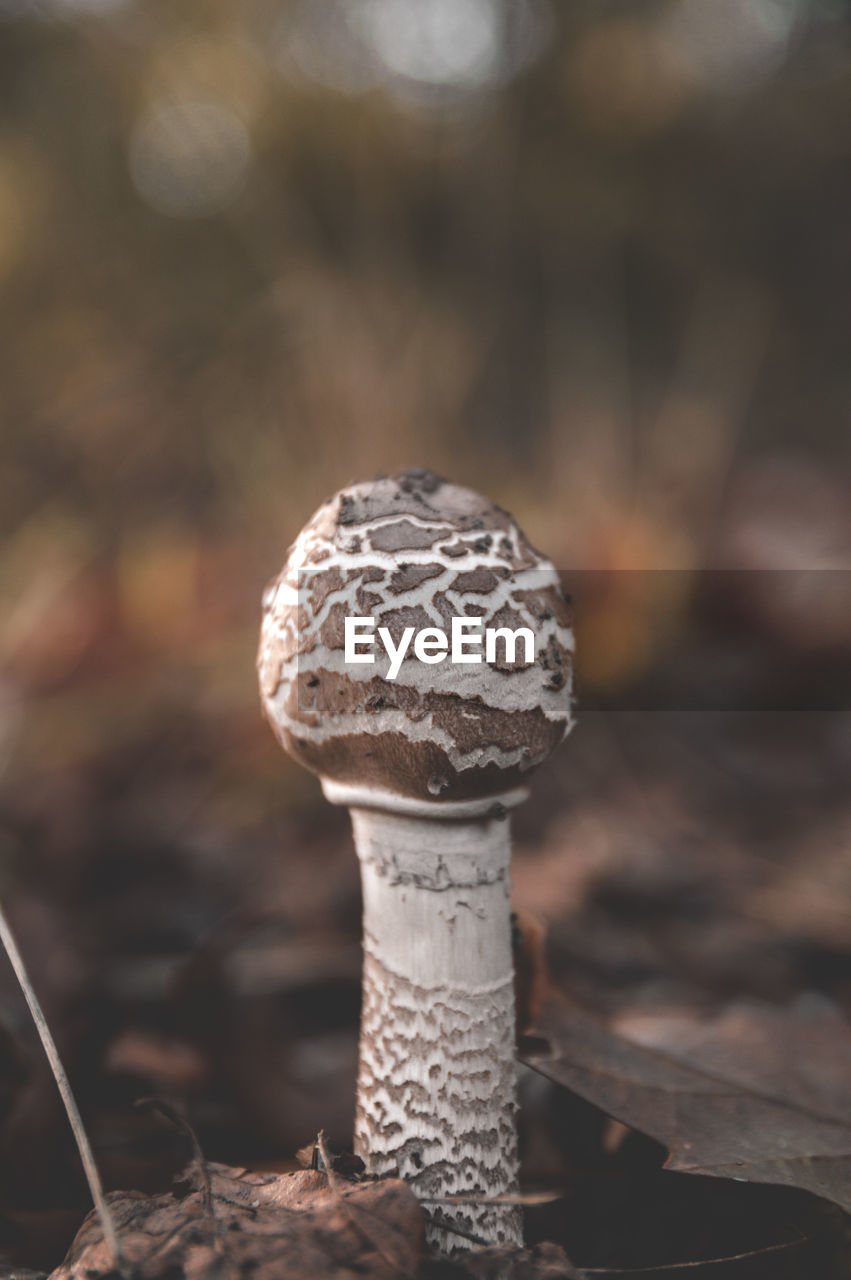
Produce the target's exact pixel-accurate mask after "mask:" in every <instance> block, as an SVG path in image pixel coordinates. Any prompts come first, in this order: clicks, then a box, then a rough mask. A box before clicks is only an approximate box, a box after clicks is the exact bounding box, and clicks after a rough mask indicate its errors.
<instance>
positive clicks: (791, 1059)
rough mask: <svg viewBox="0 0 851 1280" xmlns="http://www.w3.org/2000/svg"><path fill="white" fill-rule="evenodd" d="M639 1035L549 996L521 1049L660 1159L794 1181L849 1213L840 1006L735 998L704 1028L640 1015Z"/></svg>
mask: <svg viewBox="0 0 851 1280" xmlns="http://www.w3.org/2000/svg"><path fill="white" fill-rule="evenodd" d="M827 1023H829V1024H830V1025H829V1026H828V1025H826V1024H827ZM624 1025H627V1024H626V1022H625V1023H624ZM631 1026H632V1030H633V1033H634V1034H637V1032H638V1029H639V1020H638V1018H637V1016H635V1015H633V1016H632V1018H631ZM642 1039H643V1041H644V1043H642V1044H639V1043H636V1041H635V1039H627V1038H626V1037H625V1036H624V1035H620V1034H618V1033H617V1032H616V1031H613V1030H610V1029H609V1028H607V1027H605V1026H604V1025H603V1024H602V1023H600V1022H597V1021H595V1020H594V1019H593V1018H591V1017H589V1016H588V1015H587V1014H585V1013H583V1012H581V1011H580V1010H578V1009H576V1008H573V1007H570V1006H568V1005H567V1004H566V1003H557V1002H554V1001H553V1002H551V1003H550V1004H549V1005H548V1006H547V1007H546V1008H545V1009H544V1010H543V1011H542V1014H541V1016H540V1018H539V1020H538V1027H537V1035H536V1037H535V1038H532V1037H527V1038H526V1040H525V1042H521V1058H522V1060H523V1061H524V1062H526V1063H527V1064H528V1065H529V1066H530V1067H533V1068H534V1069H535V1070H536V1071H539V1072H540V1073H541V1074H542V1075H544V1076H546V1077H547V1078H548V1079H550V1080H553V1081H554V1082H555V1083H557V1084H561V1085H564V1086H566V1087H567V1088H568V1089H571V1090H572V1091H573V1092H574V1093H577V1094H579V1095H580V1096H581V1097H583V1098H585V1099H586V1100H587V1101H588V1102H591V1103H593V1104H594V1105H595V1106H597V1107H599V1108H600V1109H601V1110H602V1111H605V1112H606V1113H607V1114H609V1115H611V1116H614V1117H615V1118H616V1119H617V1120H620V1121H622V1122H623V1123H624V1124H626V1125H629V1126H630V1128H632V1129H637V1130H639V1131H640V1132H642V1133H645V1134H648V1135H649V1136H650V1137H652V1138H655V1139H656V1140H657V1141H659V1142H661V1143H663V1144H664V1145H665V1146H666V1147H667V1148H668V1151H669V1152H670V1155H669V1158H668V1161H667V1162H666V1168H668V1169H673V1170H676V1171H679V1172H682V1173H699V1174H708V1175H712V1176H714V1177H723V1178H737V1179H740V1180H742V1181H747V1182H766V1183H779V1184H782V1185H786V1186H793V1187H800V1188H802V1189H803V1190H806V1191H812V1192H814V1193H815V1194H816V1195H818V1196H822V1197H823V1198H824V1199H826V1200H831V1201H833V1202H834V1203H835V1204H838V1205H839V1206H841V1207H842V1208H844V1209H846V1210H849V1211H851V1119H849V1116H851V1073H849V1074H847V1075H845V1076H841V1075H840V1072H839V1068H840V1067H841V1066H843V1064H844V1066H845V1067H847V1065H848V1064H849V1063H851V1031H849V1028H848V1025H847V1023H845V1022H844V1020H843V1019H842V1018H841V1016H840V1015H839V1014H838V1012H834V1011H832V1010H831V1011H830V1012H829V1013H828V1012H826V1011H824V1010H823V1011H822V1016H821V1018H818V1017H816V1016H815V1014H814V1013H813V1010H812V1007H811V1006H810V1005H807V1004H806V1002H803V1003H801V1002H799V1004H798V1005H796V1006H793V1007H792V1008H791V1009H789V1010H784V1011H781V1010H778V1009H773V1008H770V1007H767V1006H759V1005H756V1004H755V1003H747V1004H746V1003H744V1002H742V1003H740V1004H738V1005H736V1006H734V1007H732V1008H731V1009H730V1010H728V1011H727V1013H726V1014H725V1015H724V1016H723V1017H722V1018H720V1019H719V1020H718V1021H717V1022H715V1023H713V1024H712V1025H711V1026H709V1027H707V1026H706V1025H704V1026H703V1027H702V1028H701V1027H700V1026H699V1025H698V1024H697V1023H696V1021H695V1020H694V1019H691V1020H689V1019H686V1018H682V1017H681V1018H680V1019H679V1020H672V1019H668V1020H667V1021H666V1022H665V1024H664V1025H663V1024H662V1023H661V1022H660V1021H659V1020H657V1021H656V1023H655V1025H654V1027H652V1028H651V1025H650V1020H649V1019H648V1020H646V1022H645V1024H644V1029H643V1034H642ZM651 1046H652V1047H651Z"/></svg>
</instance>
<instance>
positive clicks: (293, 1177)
mask: <svg viewBox="0 0 851 1280" xmlns="http://www.w3.org/2000/svg"><path fill="white" fill-rule="evenodd" d="M207 1171H208V1176H209V1181H207V1178H206V1177H204V1178H202V1179H198V1178H197V1177H196V1178H195V1179H194V1181H195V1182H196V1184H197V1185H196V1186H195V1188H194V1189H192V1190H190V1191H189V1194H188V1195H186V1196H184V1197H183V1198H182V1199H180V1198H178V1197H177V1196H176V1195H172V1194H165V1195H158V1196H144V1195H141V1194H140V1193H138V1192H114V1193H113V1194H112V1195H111V1196H110V1197H109V1203H110V1207H111V1209H112V1212H113V1214H114V1216H115V1220H116V1226H117V1229H118V1235H119V1239H120V1242H121V1247H122V1251H123V1253H124V1257H125V1261H126V1262H127V1263H128V1264H129V1268H130V1269H131V1270H132V1273H133V1276H134V1278H135V1280H161V1277H163V1276H166V1275H168V1276H181V1277H185V1280H202V1278H203V1280H212V1278H213V1277H224V1276H231V1275H248V1274H249V1273H250V1274H251V1276H252V1280H280V1277H281V1276H282V1275H283V1274H286V1275H287V1276H288V1277H292V1278H293V1280H342V1278H343V1277H350V1276H351V1275H353V1274H355V1273H356V1274H357V1275H358V1276H360V1277H365V1278H366V1280H395V1278H398V1277H399V1276H400V1275H401V1276H412V1275H415V1274H416V1270H417V1265H418V1262H419V1259H420V1256H421V1253H422V1247H423V1246H422V1240H423V1216H422V1210H421V1209H420V1206H419V1204H418V1202H417V1200H416V1198H415V1197H414V1195H413V1193H412V1192H411V1190H410V1188H408V1187H407V1186H406V1185H405V1184H404V1183H403V1182H400V1181H399V1180H398V1179H394V1178H387V1179H383V1180H381V1181H378V1182H369V1183H362V1184H360V1185H353V1184H350V1183H345V1184H343V1186H342V1187H341V1188H339V1189H338V1188H335V1187H329V1186H328V1182H327V1179H326V1177H325V1175H324V1174H322V1173H319V1172H316V1171H314V1170H303V1171H300V1172H298V1173H288V1174H260V1173H249V1172H247V1171H246V1170H244V1169H231V1168H228V1167H227V1166H226V1165H218V1164H211V1165H209V1166H207ZM114 1274H115V1272H114V1264H113V1259H112V1257H111V1256H110V1254H109V1250H108V1248H107V1246H106V1245H105V1243H104V1240H103V1235H102V1233H101V1230H100V1227H99V1225H98V1221H97V1218H96V1217H95V1216H94V1214H90V1215H89V1217H88V1218H87V1219H86V1221H85V1222H84V1223H83V1225H82V1227H81V1228H80V1230H79V1232H78V1233H77V1237H76V1239H75V1241H74V1243H73V1244H72V1246H71V1248H70V1250H69V1252H68V1256H67V1258H66V1259H65V1261H64V1262H63V1263H62V1265H61V1266H60V1267H58V1268H57V1269H56V1270H55V1271H54V1272H52V1274H51V1277H50V1280H95V1277H97V1276H104V1277H106V1276H114Z"/></svg>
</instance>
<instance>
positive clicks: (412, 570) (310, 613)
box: [257, 469, 573, 801]
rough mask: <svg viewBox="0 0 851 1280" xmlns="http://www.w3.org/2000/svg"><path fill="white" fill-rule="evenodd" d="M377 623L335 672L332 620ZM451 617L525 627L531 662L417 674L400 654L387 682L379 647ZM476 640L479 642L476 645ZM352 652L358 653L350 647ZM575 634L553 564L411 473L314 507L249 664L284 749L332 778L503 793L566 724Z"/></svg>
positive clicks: (471, 495)
mask: <svg viewBox="0 0 851 1280" xmlns="http://www.w3.org/2000/svg"><path fill="white" fill-rule="evenodd" d="M347 616H355V617H366V616H370V617H372V618H373V619H374V620H375V632H374V633H373V634H374V645H373V648H372V650H371V652H372V653H373V655H374V662H373V663H372V664H366V663H364V664H354V663H351V662H349V663H347V662H346V661H345V658H344V654H345V640H344V620H345V618H346V617H347ZM453 617H476V618H482V619H483V623H482V626H484V627H492V628H497V627H508V628H510V629H511V630H512V631H514V630H516V629H517V628H518V627H528V628H530V629H531V630H532V632H533V635H534V647H535V654H534V659H535V660H534V662H533V663H531V664H529V665H528V666H527V665H526V664H525V662H524V661H523V659H524V657H525V649H524V645H523V643H522V641H520V642H518V646H517V650H516V652H515V655H514V659H515V660H514V661H513V662H511V663H509V662H507V661H506V659H507V657H508V656H509V655H508V653H507V652H506V650H505V647H504V644H503V642H502V641H501V640H497V648H496V654H495V660H494V661H492V662H490V663H488V662H486V661H485V660H484V658H485V655H484V651H483V649H482V650H480V651H479V652H480V653H481V657H482V661H481V662H478V663H475V662H473V663H465V664H461V663H455V662H453V661H452V660H451V657H452V655H451V653H448V654H447V656H446V658H445V659H444V660H443V661H441V662H438V663H430V664H427V663H425V662H423V661H421V660H420V659H419V658H417V657H416V656H415V654H414V647H413V643H410V645H409V647H408V650H407V653H406V657H405V659H404V661H403V662H402V665H401V667H400V669H399V672H398V675H397V677H396V679H395V680H390V679H388V678H387V677H388V670H389V666H390V659H389V657H388V656H387V654H386V652H385V648H384V646H383V645H382V643H381V641H380V639H379V637H378V628H379V627H386V628H387V630H388V631H389V633H390V635H391V636H392V638H393V643H394V645H395V646H398V644H399V640H400V637H401V634H402V631H403V630H404V628H406V627H414V628H415V633H416V632H417V631H419V630H421V629H423V628H426V627H437V628H440V629H441V630H442V631H444V632H445V633H446V635H447V637H451V620H452V618H453ZM473 634H475V633H473ZM361 652H368V651H367V650H361ZM572 652H573V633H572V631H571V616H570V609H569V606H568V604H567V602H566V600H565V598H564V596H563V595H562V592H561V589H560V587H559V581H558V575H557V573H556V571H555V569H554V568H553V566H552V564H551V563H550V561H549V560H547V559H545V558H544V557H543V556H541V555H540V554H539V553H538V552H537V551H535V549H534V548H533V547H532V546H531V545H530V544H529V542H527V540H526V538H525V537H524V535H523V534H522V533H521V532H520V530H519V529H518V528H517V526H516V525H515V524H514V522H513V520H512V519H511V517H510V516H509V515H508V513H507V512H505V511H503V510H502V508H501V507H498V506H496V505H495V504H494V503H492V502H491V501H489V499H487V498H485V497H483V496H482V495H481V494H478V493H475V492H474V491H473V490H472V489H465V488H462V487H461V486H459V485H454V484H450V483H448V482H447V481H445V480H441V479H440V478H439V477H438V476H436V475H434V474H433V473H432V472H430V471H427V470H422V469H417V470H410V471H403V472H400V473H399V474H397V475H394V476H389V477H386V476H382V477H379V478H378V479H376V480H372V481H368V482H366V483H364V484H357V485H353V486H352V487H351V488H348V489H344V490H343V491H342V492H340V493H338V494H336V495H335V496H334V497H333V498H330V499H329V500H328V501H327V502H325V503H324V504H323V505H322V506H321V507H320V508H319V510H318V511H317V512H316V514H315V515H314V516H313V518H312V519H311V520H310V521H309V522H308V524H307V525H306V526H305V528H304V529H303V530H302V532H301V533H300V534H299V536H298V538H297V539H296V541H295V543H294V544H293V545H292V547H290V549H289V552H288V554H287V559H286V563H285V565H284V567H283V570H282V571H281V573H280V575H279V576H278V577H277V578H276V579H275V580H274V581H273V582H272V583H271V584H270V585H269V587H268V588H267V590H266V592H265V595H264V598H263V624H262V628H261V633H260V650H259V653H258V658H257V668H258V673H259V677H260V689H261V696H262V701H263V708H264V711H265V713H266V716H267V717H268V719H269V721H270V722H271V724H272V727H273V729H274V730H275V733H276V735H277V736H278V738H279V740H280V742H281V743H282V745H283V746H284V748H285V749H286V750H287V751H288V752H289V753H290V754H291V755H292V756H294V757H295V759H296V760H298V761H299V762H300V763H301V764H303V765H305V766H306V767H307V768H308V769H312V770H313V771H314V772H315V773H318V774H319V775H320V776H321V777H323V778H327V779H331V780H333V781H335V782H340V783H348V784H354V785H358V786H361V787H363V786H365V787H370V788H375V789H376V790H380V791H384V792H391V793H393V794H395V795H398V796H407V797H415V798H417V799H421V800H433V801H435V800H437V801H446V800H461V799H467V798H471V797H479V796H491V795H494V796H495V795H499V794H500V793H501V792H504V791H507V790H509V789H511V788H513V787H516V786H518V785H519V784H522V783H523V782H524V781H525V779H526V777H527V775H528V774H529V772H530V770H532V769H534V768H535V767H536V766H537V765H539V764H540V763H541V761H542V760H544V759H545V757H546V756H547V755H549V753H550V752H551V751H552V750H553V748H554V747H555V746H556V745H557V744H558V743H559V742H560V741H561V740H562V738H563V737H564V736H565V734H566V733H567V732H568V730H569V729H570V727H571V695H572V683H573V681H572Z"/></svg>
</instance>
